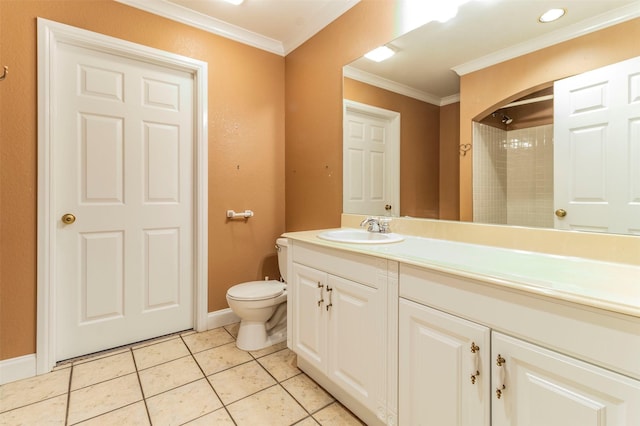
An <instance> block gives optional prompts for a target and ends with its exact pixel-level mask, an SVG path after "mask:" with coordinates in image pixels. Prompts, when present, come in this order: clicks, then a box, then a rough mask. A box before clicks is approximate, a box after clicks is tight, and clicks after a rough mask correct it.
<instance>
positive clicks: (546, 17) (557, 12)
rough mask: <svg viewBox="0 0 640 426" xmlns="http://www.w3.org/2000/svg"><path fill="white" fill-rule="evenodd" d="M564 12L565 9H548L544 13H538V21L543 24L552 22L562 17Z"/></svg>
mask: <svg viewBox="0 0 640 426" xmlns="http://www.w3.org/2000/svg"><path fill="white" fill-rule="evenodd" d="M565 13H567V11H566V10H565V9H549V10H547V11H546V12H545V13H543V14H542V15H540V17H539V18H538V21H540V22H542V23H543V24H546V23H548V22H553V21H556V20H558V19H560V18H562V17H563V16H564V14H565Z"/></svg>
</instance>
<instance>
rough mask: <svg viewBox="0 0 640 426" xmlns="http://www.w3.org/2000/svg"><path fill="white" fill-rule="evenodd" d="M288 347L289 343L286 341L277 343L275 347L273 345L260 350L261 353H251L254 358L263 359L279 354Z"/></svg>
mask: <svg viewBox="0 0 640 426" xmlns="http://www.w3.org/2000/svg"><path fill="white" fill-rule="evenodd" d="M286 347H287V342H286V341H284V342H280V343H276V344H275V345H271V346H269V347H267V348H264V349H260V350H259V351H250V352H249V353H250V354H251V355H253V357H254V358H261V357H263V356H265V355H270V354H272V353H274V352H278V351H279V350H282V349H284V348H286Z"/></svg>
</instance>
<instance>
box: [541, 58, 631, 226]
mask: <svg viewBox="0 0 640 426" xmlns="http://www.w3.org/2000/svg"><path fill="white" fill-rule="evenodd" d="M554 92H555V117H554V120H555V132H554V137H555V153H554V157H555V171H554V175H555V181H556V185H555V208H556V209H557V210H558V213H556V215H555V227H556V228H559V229H572V230H582V231H594V232H612V233H623V234H640V171H639V170H640V57H637V58H633V59H629V60H626V61H622V62H619V63H616V64H613V65H609V66H606V67H602V68H598V69H596V70H593V71H589V72H586V73H584V74H580V75H576V76H573V77H569V78H566V79H564V80H560V81H557V82H556V83H555V85H554Z"/></svg>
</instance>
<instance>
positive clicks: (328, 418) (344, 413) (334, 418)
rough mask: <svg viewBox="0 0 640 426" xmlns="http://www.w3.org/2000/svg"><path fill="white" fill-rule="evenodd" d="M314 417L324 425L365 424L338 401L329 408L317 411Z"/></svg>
mask: <svg viewBox="0 0 640 426" xmlns="http://www.w3.org/2000/svg"><path fill="white" fill-rule="evenodd" d="M313 417H314V418H315V419H316V420H317V421H318V423H320V424H321V425H322V426H334V425H335V426H346V425H354V426H361V425H363V424H364V423H362V422H361V421H360V420H359V419H358V418H357V417H356V416H354V415H353V414H352V413H351V412H350V411H349V410H347V409H346V408H344V407H343V406H342V405H341V404H340V403H338V402H334V403H333V404H331V405H329V406H328V407H327V408H323V409H322V410H320V411H318V412H317V413H315V414H314V415H313Z"/></svg>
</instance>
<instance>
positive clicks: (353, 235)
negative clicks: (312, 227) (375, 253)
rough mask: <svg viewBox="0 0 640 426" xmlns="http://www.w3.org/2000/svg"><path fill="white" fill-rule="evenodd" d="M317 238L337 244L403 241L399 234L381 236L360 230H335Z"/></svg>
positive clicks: (321, 234) (323, 233)
mask: <svg viewBox="0 0 640 426" xmlns="http://www.w3.org/2000/svg"><path fill="white" fill-rule="evenodd" d="M318 238H321V239H323V240H327V241H335V242H338V243H352V244H385V243H397V242H399V241H402V240H404V237H403V236H402V235H399V234H393V233H389V234H382V233H380V232H369V231H365V230H361V229H336V230H333V231H324V232H321V233H320V234H318Z"/></svg>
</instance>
